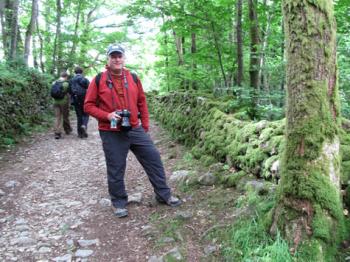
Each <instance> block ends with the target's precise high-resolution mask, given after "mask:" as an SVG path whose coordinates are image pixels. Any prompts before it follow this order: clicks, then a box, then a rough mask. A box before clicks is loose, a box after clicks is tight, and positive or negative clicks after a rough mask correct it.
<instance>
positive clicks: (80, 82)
mask: <svg viewBox="0 0 350 262" xmlns="http://www.w3.org/2000/svg"><path fill="white" fill-rule="evenodd" d="M88 87H89V80H87V79H86V78H85V77H83V76H82V75H76V76H74V77H73V78H72V80H71V91H72V94H73V95H75V96H79V97H85V94H86V90H87V88H88Z"/></svg>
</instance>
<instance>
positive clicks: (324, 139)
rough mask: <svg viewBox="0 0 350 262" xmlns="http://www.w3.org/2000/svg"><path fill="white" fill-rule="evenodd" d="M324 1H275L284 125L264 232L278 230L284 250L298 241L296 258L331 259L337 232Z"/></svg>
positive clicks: (330, 27) (334, 98) (332, 76)
mask: <svg viewBox="0 0 350 262" xmlns="http://www.w3.org/2000/svg"><path fill="white" fill-rule="evenodd" d="M332 5H333V4H332V0H312V1H311V0H284V1H283V12H284V24H285V33H286V55H287V69H286V71H287V81H286V83H287V92H288V100H287V127H286V146H285V151H284V155H283V159H282V170H281V172H282V173H281V181H280V185H279V191H278V202H277V204H276V207H275V209H274V215H273V223H272V227H271V233H276V232H277V229H279V231H280V232H282V234H283V235H284V236H285V237H286V238H287V239H288V240H289V243H290V244H291V245H293V248H292V250H294V251H295V250H297V248H298V255H299V257H300V259H301V260H300V261H310V260H308V259H312V261H333V259H334V253H335V252H336V248H337V244H338V243H339V240H340V239H341V237H342V231H343V230H342V229H343V213H342V203H341V197H340V170H339V169H340V155H339V146H340V144H339V134H338V132H339V126H340V108H339V97H338V87H337V62H336V25H335V19H334V16H333V6H332ZM307 257H308V259H307ZM305 259H306V260H305Z"/></svg>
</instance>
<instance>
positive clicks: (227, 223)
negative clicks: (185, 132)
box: [150, 138, 349, 262]
mask: <svg viewBox="0 0 350 262" xmlns="http://www.w3.org/2000/svg"><path fill="white" fill-rule="evenodd" d="M170 141H171V140H170V139H169V138H163V141H162V142H161V143H160V144H158V147H160V148H163V149H166V150H164V151H165V154H164V152H163V154H162V157H163V158H164V159H163V160H164V162H165V165H166V166H167V167H168V168H170V169H171V171H176V170H189V171H190V172H191V173H193V174H203V173H206V172H208V170H210V167H206V166H205V165H203V163H201V162H200V161H199V160H196V159H195V158H194V157H193V156H192V154H191V153H189V150H188V149H185V148H183V147H181V146H179V145H177V144H175V143H172V142H170ZM223 169H224V170H225V166H224V168H223ZM250 178H252V179H253V180H254V181H257V183H262V184H264V185H268V183H269V182H267V181H264V180H257V179H256V178H254V177H253V176H251V177H250ZM250 178H249V179H250ZM247 181H248V180H247V177H243V178H242V179H240V180H239V181H236V182H235V183H233V184H232V186H231V187H229V186H228V185H227V184H215V185H213V186H203V185H200V184H198V183H186V182H182V183H178V184H177V185H176V188H177V191H178V192H176V193H177V194H178V195H180V196H181V198H182V199H184V200H185V203H184V204H183V205H182V206H181V207H180V208H177V209H176V210H173V209H165V210H164V209H163V210H162V209H159V210H157V212H156V213H155V214H154V215H153V216H152V217H151V219H150V222H151V224H153V225H155V226H156V228H157V230H156V232H157V235H156V237H155V238H154V249H155V252H156V253H164V252H166V250H169V249H171V248H173V247H174V246H177V247H179V250H180V252H181V254H182V255H183V256H184V260H181V261H272V262H275V261H276V262H278V261H281V262H282V261H283V262H285V261H287V262H288V261H301V262H303V261H314V258H312V257H308V258H305V254H299V253H298V252H296V253H295V254H294V255H292V254H291V253H290V252H289V247H288V244H287V242H286V241H285V240H284V239H283V238H282V236H281V235H280V234H277V235H276V236H274V237H272V236H271V235H270V234H269V233H268V229H269V223H270V222H271V211H272V208H273V206H274V204H275V189H276V187H275V186H274V187H270V186H268V188H269V190H262V191H259V190H257V189H256V188H254V187H252V186H250V184H249V183H247ZM218 182H219V183H220V180H218ZM270 184H271V183H270ZM171 212H172V213H171ZM179 212H180V213H181V212H190V213H191V214H192V216H191V218H189V219H182V218H180V217H179V216H178V213H179ZM166 238H172V239H173V240H174V242H171V243H167V242H166V241H164V239H166ZM208 247H212V248H213V249H212V252H206V251H205V250H206V249H207V250H208ZM339 251H340V252H339V257H337V258H335V259H336V260H334V261H347V260H346V258H348V257H349V254H348V253H347V252H348V251H349V250H341V249H340V248H339ZM301 257H303V258H301Z"/></svg>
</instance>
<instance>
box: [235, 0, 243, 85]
mask: <svg viewBox="0 0 350 262" xmlns="http://www.w3.org/2000/svg"><path fill="white" fill-rule="evenodd" d="M236 8H237V22H236V31H237V33H236V37H237V86H242V81H243V37H242V0H237V7H236Z"/></svg>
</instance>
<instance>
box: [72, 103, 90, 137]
mask: <svg viewBox="0 0 350 262" xmlns="http://www.w3.org/2000/svg"><path fill="white" fill-rule="evenodd" d="M73 105H74V109H75V113H76V114H77V122H78V123H77V132H78V135H79V136H81V135H82V134H83V130H82V128H81V126H82V125H83V126H85V127H86V128H87V125H88V122H89V115H88V114H86V113H85V112H84V98H83V97H78V96H74V97H73Z"/></svg>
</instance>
